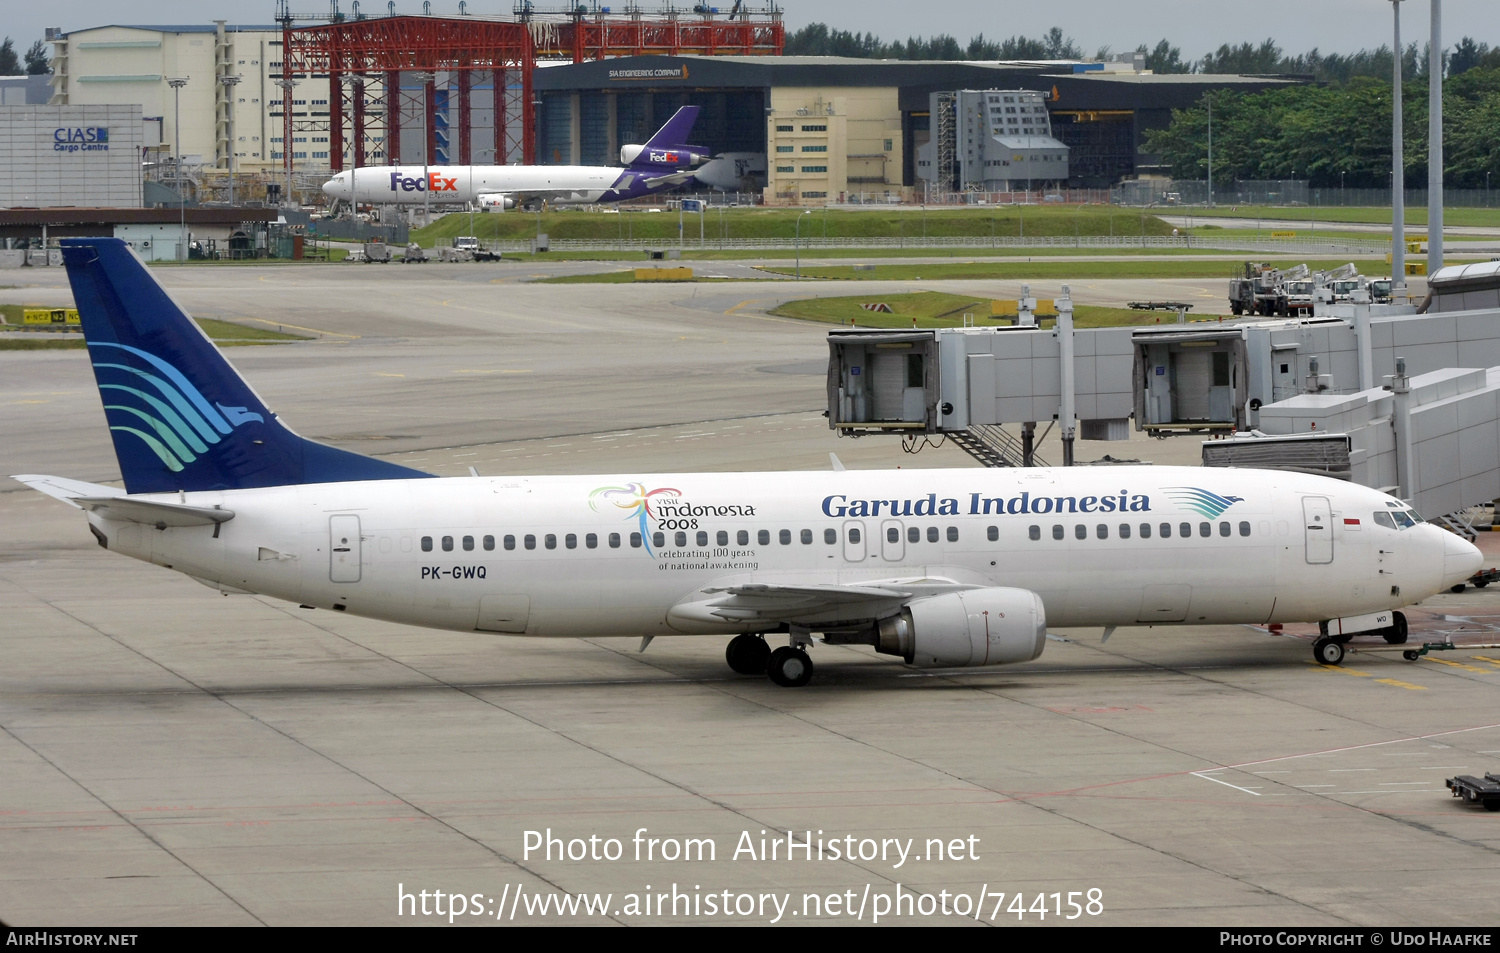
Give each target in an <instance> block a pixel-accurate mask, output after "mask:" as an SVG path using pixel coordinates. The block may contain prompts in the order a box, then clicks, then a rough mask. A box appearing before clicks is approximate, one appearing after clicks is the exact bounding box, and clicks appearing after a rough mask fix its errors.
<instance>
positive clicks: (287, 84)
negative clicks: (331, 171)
mask: <svg viewBox="0 0 1500 953" xmlns="http://www.w3.org/2000/svg"><path fill="white" fill-rule="evenodd" d="M276 85H277V86H280V87H281V88H282V89H284V90H286V93H287V95H286V96H284V97H282V100H281V101H282V104H283V106H282V108H283V109H285V110H286V111H287V112H291V111H292V110H291V107H290V105H289V104H290V103H291V101H292V96H291V93H292V87H293V86H296V85H297V81H296V80H294V79H292V78H291V77H284V78H282V79H279V80H277V81H276ZM288 125H290V124H283V126H282V129H283V130H286V129H287V127H288ZM295 128H296V127H295V126H292V130H293V133H295ZM283 135H286V142H285V143H284V144H283V145H282V150H283V151H284V152H285V153H286V155H285V156H284V157H283V158H285V159H286V161H285V162H284V163H282V165H283V166H284V167H285V168H286V195H284V196H282V200H281V201H282V204H283V205H285V206H287V207H288V208H290V207H291V204H292V167H293V166H295V165H296V164H297V159H296V157H295V156H293V155H292V135H290V134H287V133H286V132H283ZM354 194H355V193H354V176H352V175H351V176H350V177H349V195H350V196H351V199H350V201H351V202H352V201H353V199H352V196H353V195H354Z"/></svg>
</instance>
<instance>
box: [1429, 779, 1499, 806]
mask: <svg viewBox="0 0 1500 953" xmlns="http://www.w3.org/2000/svg"><path fill="white" fill-rule="evenodd" d="M1443 783H1444V784H1446V785H1447V786H1448V790H1450V791H1452V792H1453V796H1454V797H1461V798H1463V799H1464V800H1465V801H1467V802H1468V803H1470V804H1483V805H1484V809H1485V810H1486V811H1500V775H1494V774H1490V773H1489V772H1486V773H1485V775H1484V777H1482V778H1476V777H1474V776H1473V775H1472V774H1460V775H1459V776H1458V777H1456V778H1448V779H1447V780H1446V781H1444V782H1443Z"/></svg>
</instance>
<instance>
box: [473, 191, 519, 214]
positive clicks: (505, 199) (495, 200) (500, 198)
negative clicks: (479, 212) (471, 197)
mask: <svg viewBox="0 0 1500 953" xmlns="http://www.w3.org/2000/svg"><path fill="white" fill-rule="evenodd" d="M478 202H479V207H480V208H498V209H500V210H501V211H504V210H505V209H508V208H515V207H516V200H515V197H514V196H510V195H501V194H499V193H496V192H491V193H487V194H483V195H480V196H479V199H478Z"/></svg>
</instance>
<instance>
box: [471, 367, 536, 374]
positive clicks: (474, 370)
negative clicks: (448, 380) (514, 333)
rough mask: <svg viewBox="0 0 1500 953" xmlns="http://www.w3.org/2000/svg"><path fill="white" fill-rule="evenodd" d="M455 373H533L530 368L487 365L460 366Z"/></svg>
mask: <svg viewBox="0 0 1500 953" xmlns="http://www.w3.org/2000/svg"><path fill="white" fill-rule="evenodd" d="M453 373H455V374H530V373H531V369H530V368H511V367H487V368H473V367H460V368H459V369H458V370H456V371H454V372H453Z"/></svg>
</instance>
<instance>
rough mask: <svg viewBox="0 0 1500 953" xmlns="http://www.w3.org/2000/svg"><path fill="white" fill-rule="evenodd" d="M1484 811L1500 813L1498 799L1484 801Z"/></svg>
mask: <svg viewBox="0 0 1500 953" xmlns="http://www.w3.org/2000/svg"><path fill="white" fill-rule="evenodd" d="M1484 809H1485V810H1486V811H1500V799H1496V798H1490V799H1489V800H1487V801H1485V802H1484Z"/></svg>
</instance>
